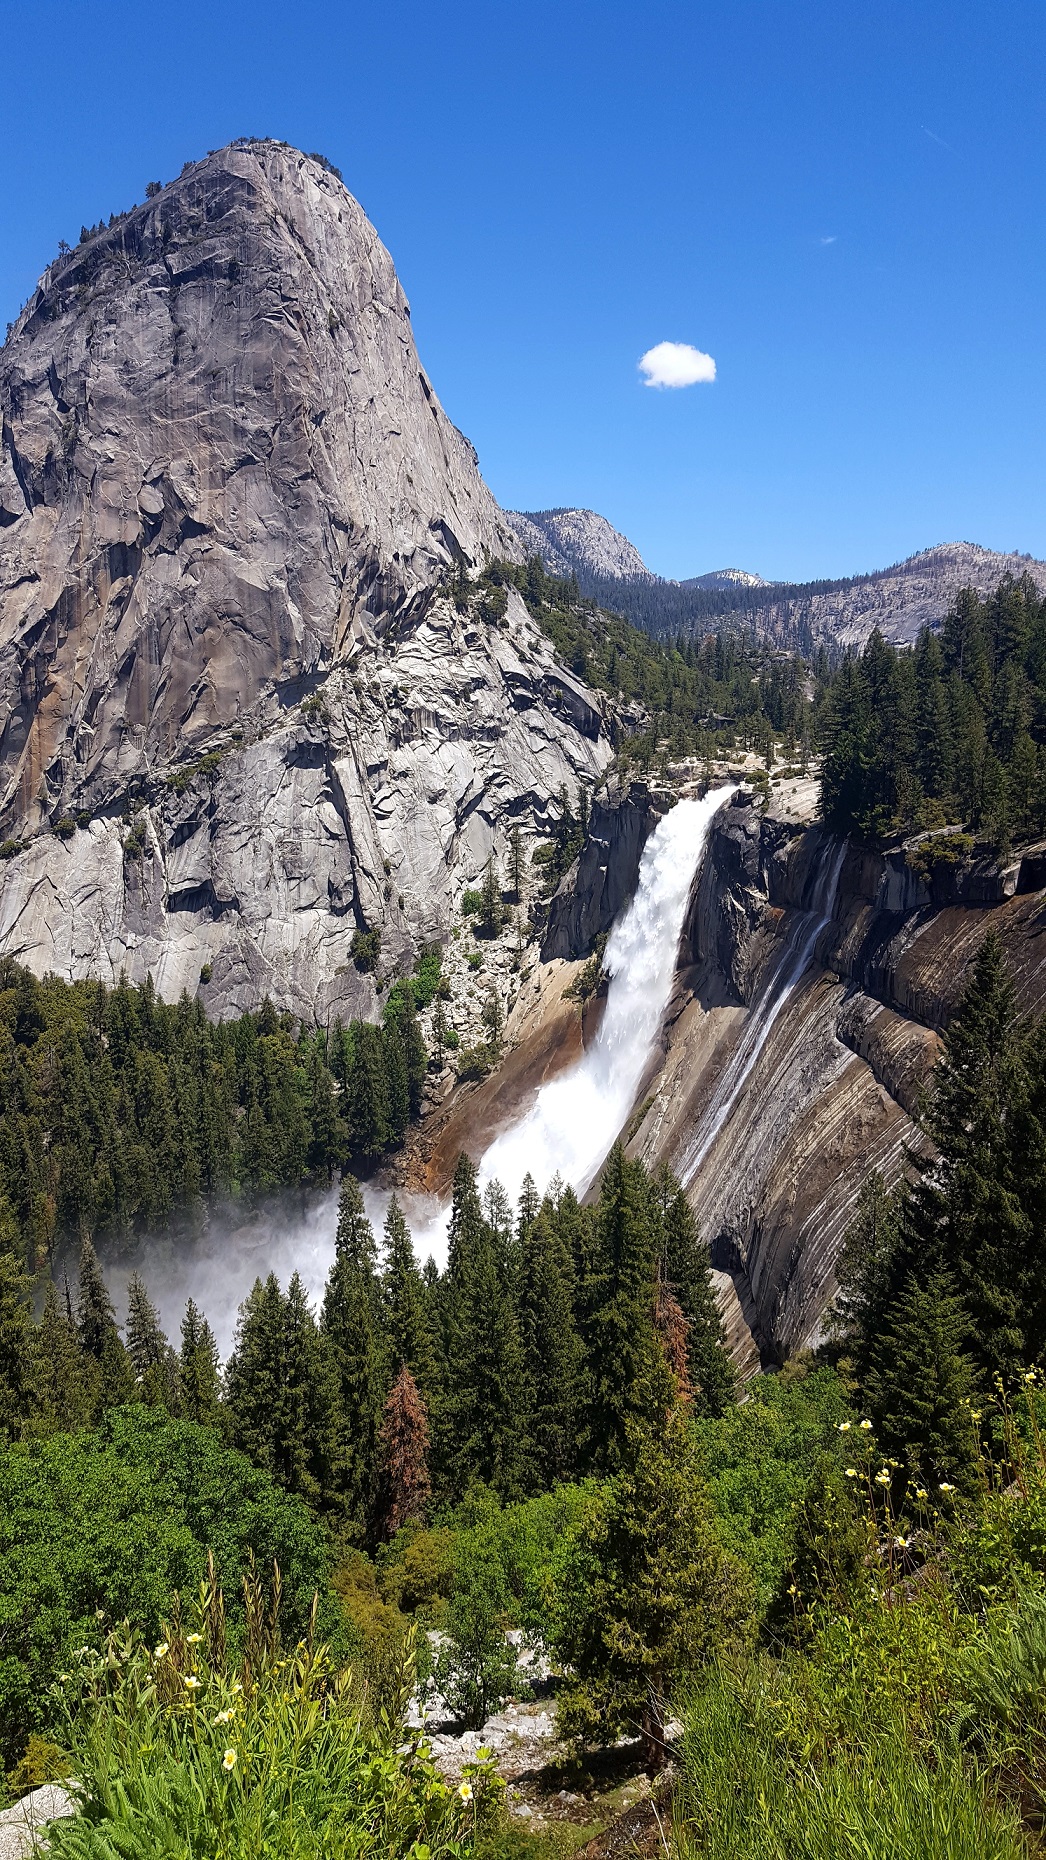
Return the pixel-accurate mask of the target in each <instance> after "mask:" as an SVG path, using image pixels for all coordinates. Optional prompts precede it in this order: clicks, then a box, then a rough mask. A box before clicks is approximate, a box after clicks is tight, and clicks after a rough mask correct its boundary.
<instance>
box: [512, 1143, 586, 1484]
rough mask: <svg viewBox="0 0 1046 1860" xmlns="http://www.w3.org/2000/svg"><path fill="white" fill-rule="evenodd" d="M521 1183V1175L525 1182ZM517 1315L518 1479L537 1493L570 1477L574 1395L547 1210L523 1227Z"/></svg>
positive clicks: (562, 1283)
mask: <svg viewBox="0 0 1046 1860" xmlns="http://www.w3.org/2000/svg"><path fill="white" fill-rule="evenodd" d="M528 1180H529V1177H528ZM523 1206H524V1201H523V1199H522V1198H521V1214H520V1226H521V1228H522V1234H523V1238H522V1259H521V1267H520V1293H519V1315H520V1336H521V1341H522V1346H523V1382H524V1388H525V1405H526V1442H525V1445H526V1474H525V1477H526V1482H527V1484H528V1486H529V1488H530V1490H531V1491H535V1492H544V1491H548V1490H549V1489H550V1487H552V1486H554V1485H556V1484H557V1483H559V1482H560V1481H562V1480H567V1479H569V1478H570V1476H571V1474H572V1472H573V1470H574V1464H575V1456H576V1451H577V1436H578V1422H579V1414H578V1409H579V1404H580V1396H581V1343H580V1339H579V1337H578V1334H577V1330H576V1329H575V1325H574V1312H573V1301H572V1297H571V1279H572V1275H571V1271H570V1261H569V1256H568V1255H567V1253H566V1249H565V1248H564V1246H563V1243H562V1240H561V1238H560V1236H559V1234H558V1233H557V1231H556V1228H555V1224H554V1220H553V1218H552V1211H551V1208H549V1209H539V1211H538V1213H537V1214H536V1215H535V1216H534V1217H533V1218H532V1219H530V1220H527V1221H526V1222H525V1223H524V1218H523V1212H522V1210H523Z"/></svg>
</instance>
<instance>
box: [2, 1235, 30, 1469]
mask: <svg viewBox="0 0 1046 1860" xmlns="http://www.w3.org/2000/svg"><path fill="white" fill-rule="evenodd" d="M31 1294H32V1286H31V1283H30V1281H29V1279H28V1278H27V1276H26V1274H25V1273H24V1272H23V1271H22V1269H21V1267H20V1266H19V1264H18V1261H17V1260H16V1259H15V1257H14V1255H13V1254H12V1253H9V1252H8V1251H7V1250H6V1249H5V1248H0V1440H17V1439H18V1438H19V1437H20V1435H21V1434H22V1433H23V1432H24V1431H25V1429H26V1427H27V1424H28V1422H29V1419H30V1416H31V1414H32V1412H33V1410H34V1408H35V1407H36V1402H37V1398H38V1390H37V1367H38V1365H37V1337H36V1331H35V1328H34V1325H33V1312H32V1304H31V1302H30V1300H31Z"/></svg>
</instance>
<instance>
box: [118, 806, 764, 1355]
mask: <svg viewBox="0 0 1046 1860" xmlns="http://www.w3.org/2000/svg"><path fill="white" fill-rule="evenodd" d="M730 792H731V790H730V789H729V788H721V789H718V790H717V791H715V792H713V793H711V794H708V795H705V797H704V798H703V800H700V801H677V802H676V805H675V806H674V807H673V808H671V809H670V811H669V812H668V813H667V814H666V815H665V816H664V818H663V819H662V820H660V821H659V822H658V824H657V826H656V827H655V828H654V830H653V832H652V833H651V835H650V838H649V839H648V840H647V843H646V846H645V848H644V850H643V856H642V859H641V861H640V866H639V879H638V883H637V886H636V893H635V897H634V898H633V899H632V902H631V904H629V905H628V906H627V908H626V909H625V910H624V911H623V912H622V913H621V916H620V918H619V919H618V921H617V923H616V924H615V925H614V928H613V931H612V932H611V935H610V939H609V941H608V943H607V949H606V955H605V958H604V962H605V966H606V968H607V970H608V972H609V974H610V978H611V980H610V988H609V991H608V994H607V1002H606V1009H605V1011H604V1014H603V1019H602V1022H601V1024H600V1027H599V1031H598V1033H597V1035H596V1038H595V1040H594V1041H593V1042H592V1045H591V1046H590V1047H589V1048H588V1050H587V1052H585V1053H584V1054H583V1056H582V1057H581V1058H580V1059H579V1060H578V1061H577V1063H576V1064H575V1065H573V1066H572V1067H571V1068H570V1070H569V1071H568V1072H565V1073H561V1074H560V1076H559V1077H558V1078H556V1079H552V1080H550V1081H549V1083H548V1084H547V1085H544V1086H542V1088H541V1090H540V1091H539V1092H538V1095H537V1098H536V1099H535V1101H534V1103H533V1105H532V1106H531V1108H530V1110H529V1111H527V1112H526V1113H525V1114H524V1115H523V1117H522V1118H520V1119H519V1121H518V1122H517V1123H515V1124H514V1125H512V1126H511V1127H510V1128H509V1129H507V1130H505V1131H503V1132H502V1133H501V1135H500V1136H498V1137H496V1138H495V1139H494V1141H493V1142H492V1143H491V1144H490V1145H489V1146H488V1148H487V1149H486V1150H485V1151H484V1153H483V1155H482V1157H481V1158H480V1161H479V1174H480V1180H481V1182H482V1183H484V1184H486V1183H487V1182H490V1181H492V1180H493V1179H494V1178H495V1177H496V1178H497V1179H498V1180H499V1181H501V1182H502V1183H503V1185H504V1187H505V1188H506V1189H507V1190H508V1193H509V1194H510V1195H511V1196H512V1198H513V1200H514V1199H515V1198H516V1197H517V1196H518V1194H519V1191H520V1188H521V1187H522V1183H523V1177H524V1176H525V1175H526V1174H527V1172H528V1171H529V1172H530V1174H531V1175H532V1176H533V1177H534V1180H535V1181H536V1183H537V1186H538V1188H539V1190H540V1191H541V1192H542V1193H543V1192H544V1190H545V1189H546V1188H547V1187H548V1184H549V1182H550V1181H551V1180H552V1177H553V1176H555V1175H559V1176H560V1177H561V1178H562V1180H563V1181H564V1182H565V1183H570V1185H571V1186H572V1187H573V1188H575V1189H577V1190H578V1191H579V1192H582V1193H583V1192H584V1190H585V1189H586V1188H587V1187H588V1186H589V1184H590V1183H591V1181H592V1180H593V1177H594V1176H595V1174H596V1172H597V1170H598V1169H599V1166H600V1164H601V1163H602V1162H603V1160H604V1158H605V1157H606V1155H607V1152H608V1151H609V1149H610V1146H611V1144H612V1143H613V1142H614V1139H615V1138H616V1137H617V1136H618V1134H619V1132H620V1131H621V1129H622V1127H623V1125H624V1123H625V1121H626V1119H627V1118H628V1114H629V1112H630V1111H631V1109H632V1106H633V1104H634V1102H635V1097H636V1093H637V1091H638V1090H639V1087H640V1085H641V1083H642V1079H643V1074H644V1072H645V1070H646V1068H647V1065H648V1063H649V1061H650V1059H651V1057H652V1055H653V1053H654V1049H655V1046H656V1043H657V1038H658V1035H659V1033H660V1031H661V1022H662V1019H663V1017H664V1012H665V1009H666V1007H667V1006H668V1001H669V997H670V995H671V992H672V982H673V978H674V975H675V967H676V955H677V952H678V949H679V937H680V933H681V931H682V928H683V918H684V916H685V914H686V906H687V900H688V898H689V896H690V887H691V885H692V883H693V878H694V873H695V872H696V871H697V867H698V864H699V862H700V859H701V855H702V853H703V851H704V847H705V844H706V841H707V838H708V832H709V828H710V826H711V824H712V820H713V817H714V815H715V814H716V813H717V811H718V809H719V808H720V807H721V806H722V805H723V802H724V801H725V799H726V797H727V795H728V794H729V793H730ZM363 1192H364V1199H365V1202H366V1206H367V1213H368V1215H369V1217H370V1219H371V1221H372V1223H373V1225H374V1228H375V1231H376V1232H379V1233H380V1230H381V1225H382V1223H383V1221H384V1219H385V1212H386V1209H387V1207H388V1203H389V1195H388V1192H387V1191H385V1190H383V1189H379V1188H377V1187H376V1186H374V1185H373V1184H371V1183H366V1184H365V1185H364V1191H363ZM400 1199H401V1201H402V1203H403V1209H404V1213H405V1214H406V1216H407V1219H408V1221H409V1222H410V1226H411V1231H412V1233H413V1235H414V1242H415V1247H416V1249H417V1252H418V1256H419V1258H421V1259H424V1258H425V1257H426V1255H427V1254H429V1253H431V1254H433V1255H434V1257H435V1258H436V1259H437V1260H438V1261H439V1262H440V1263H441V1264H442V1263H443V1262H444V1261H445V1259H446V1248H447V1227H448V1221H449V1208H447V1207H446V1206H444V1207H439V1206H437V1205H436V1204H435V1203H434V1201H433V1200H432V1199H431V1198H428V1197H425V1198H422V1197H418V1196H413V1195H411V1194H409V1193H405V1194H402V1195H401V1197H400ZM336 1221H337V1190H332V1191H331V1192H330V1193H329V1194H327V1195H324V1196H323V1197H322V1199H321V1200H319V1201H317V1202H315V1203H314V1204H313V1205H312V1206H311V1207H309V1208H307V1209H305V1210H302V1209H301V1208H300V1206H299V1207H298V1208H297V1209H295V1208H294V1206H293V1200H292V1198H291V1197H289V1196H283V1197H278V1198H276V1199H274V1201H273V1202H272V1203H271V1204H270V1205H268V1206H267V1207H265V1208H262V1209H257V1210H253V1211H252V1210H246V1209H245V1210H242V1211H241V1212H239V1213H238V1214H236V1215H234V1216H231V1217H230V1218H221V1217H219V1218H216V1219H215V1220H214V1221H213V1222H212V1223H210V1225H209V1227H208V1231H207V1233H206V1234H205V1235H204V1236H203V1237H202V1238H201V1240H200V1241H199V1242H198V1243H197V1244H196V1245H195V1246H193V1247H192V1248H181V1247H175V1246H172V1245H171V1243H170V1242H169V1241H167V1242H162V1243H156V1244H154V1245H151V1246H149V1247H147V1248H146V1249H145V1256H144V1257H142V1258H141V1259H139V1260H138V1261H135V1262H132V1263H136V1264H138V1265H139V1266H140V1268H141V1270H142V1272H143V1273H144V1275H145V1277H146V1279H147V1282H148V1285H149V1290H150V1293H151V1295H152V1297H153V1298H154V1300H155V1302H156V1303H157V1305H158V1306H159V1309H160V1313H161V1316H162V1318H163V1320H164V1322H165V1324H166V1326H167V1327H168V1329H169V1330H170V1332H171V1334H172V1335H174V1334H176V1333H177V1327H178V1325H179V1323H180V1322H181V1316H182V1312H183V1310H184V1308H185V1300H186V1298H187V1297H189V1296H192V1297H193V1298H195V1299H196V1301H197V1302H198V1303H199V1304H200V1305H202V1307H203V1309H204V1310H205V1311H206V1313H207V1316H208V1318H209V1319H210V1321H211V1324H212V1326H213V1328H214V1330H215V1332H216V1334H217V1337H218V1341H219V1345H220V1347H221V1350H222V1353H223V1355H224V1354H225V1353H226V1352H227V1351H228V1349H229V1348H230V1346H231V1344H232V1339H233V1332H234V1329H235V1323H236V1310H237V1306H238V1305H239V1303H240V1300H241V1299H243V1298H245V1297H246V1296H247V1293H248V1292H249V1291H250V1288H251V1285H252V1284H253V1282H254V1280H255V1278H256V1277H257V1276H258V1275H259V1274H261V1275H262V1276H264V1275H265V1273H267V1272H269V1271H273V1272H275V1273H276V1274H277V1276H278V1277H279V1279H280V1280H281V1282H282V1283H283V1284H284V1285H286V1284H287V1282H288V1280H289V1279H290V1276H291V1274H292V1273H293V1272H299V1273H300V1274H301V1277H302V1280H303V1282H304V1285H305V1289H306V1291H307V1292H308V1294H309V1296H310V1297H311V1298H312V1299H314V1300H317V1299H319V1298H320V1297H322V1294H323V1287H324V1283H325V1281H326V1277H327V1273H328V1271H329V1269H330V1265H331V1261H332V1259H333V1256H334V1230H335V1225H336ZM129 1270H130V1263H128V1264H127V1265H126V1266H125V1268H124V1269H121V1270H118V1271H117V1272H116V1274H115V1275H114V1290H115V1292H116V1294H117V1297H118V1298H120V1299H122V1297H123V1296H124V1295H125V1277H126V1271H129Z"/></svg>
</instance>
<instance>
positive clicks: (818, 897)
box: [677, 840, 846, 1188]
mask: <svg viewBox="0 0 1046 1860" xmlns="http://www.w3.org/2000/svg"><path fill="white" fill-rule="evenodd" d="M845 857H846V841H845V840H843V841H842V842H841V844H840V845H839V846H837V847H836V848H835V849H834V851H833V853H832V858H831V861H830V863H829V864H828V865H827V866H826V867H825V868H824V870H823V872H822V873H821V874H820V875H819V882H818V884H817V887H816V891H815V894H814V903H813V908H812V909H811V910H809V911H803V912H802V913H801V914H800V915H799V917H798V918H797V919H796V922H795V923H794V924H793V925H792V928H791V930H790V931H789V933H788V936H787V937H786V938H785V940H784V944H783V947H782V949H781V953H780V955H779V956H778V959H777V961H776V962H775V963H774V965H773V967H772V968H771V971H770V973H769V975H768V976H767V977H766V979H765V980H764V982H763V987H762V991H761V993H760V995H759V999H758V1000H757V1001H756V1002H755V1003H754V1005H753V1006H752V1008H751V1010H750V1011H749V1015H748V1019H747V1021H746V1023H745V1028H744V1032H743V1034H742V1036H741V1039H740V1042H739V1044H738V1048H737V1051H736V1053H735V1054H734V1057H733V1063H732V1065H731V1067H730V1070H729V1071H728V1072H726V1073H724V1075H723V1077H722V1078H721V1079H720V1081H719V1083H718V1085H717V1086H716V1088H715V1090H714V1092H713V1093H712V1096H711V1098H710V1099H709V1101H708V1103H707V1105H706V1106H705V1109H704V1111H703V1112H702V1115H701V1118H700V1121H699V1123H698V1126H697V1129H696V1131H695V1132H694V1133H693V1135H692V1137H691V1139H690V1143H689V1145H688V1148H687V1152H686V1156H685V1158H684V1160H683V1162H682V1164H681V1166H680V1167H679V1169H678V1171H677V1173H678V1175H679V1179H680V1181H681V1182H682V1184H683V1187H684V1188H687V1187H689V1185H690V1183H691V1182H692V1181H693V1179H694V1177H695V1175H696V1174H697V1172H698V1170H699V1169H700V1167H701V1165H702V1163H703V1162H704V1161H705V1159H706V1157H707V1156H708V1153H709V1151H710V1150H711V1148H712V1145H713V1143H714V1142H715V1140H716V1138H717V1137H718V1135H719V1133H720V1131H721V1130H722V1129H723V1127H724V1125H725V1124H726V1122H727V1120H728V1118H729V1117H730V1115H731V1112H732V1111H733V1109H734V1106H735V1105H736V1103H737V1101H738V1099H739V1098H740V1096H741V1094H742V1092H743V1091H744V1089H745V1086H746V1085H747V1083H748V1081H749V1079H750V1078H751V1076H752V1072H753V1071H754V1069H755V1065H756V1061H757V1060H758V1058H759V1055H760V1053H761V1052H762V1050H763V1048H764V1046H765V1045H766V1042H767V1040H768V1039H769V1038H770V1035H771V1033H772V1031H773V1028H774V1023H775V1022H776V1021H777V1019H778V1016H779V1015H780V1013H781V1011H782V1009H783V1008H784V1006H785V1003H786V1002H787V1000H788V998H789V996H790V995H791V994H792V992H793V990H794V989H795V987H796V985H797V983H798V982H800V981H801V980H802V977H803V976H804V975H805V973H806V970H807V968H808V967H809V964H810V962H811V960H812V958H813V955H814V951H815V950H816V948H817V944H818V940H819V938H820V936H821V932H822V931H823V930H825V929H826V928H827V926H828V925H829V924H830V923H831V921H832V913H833V911H834V910H835V899H836V893H837V892H838V889H839V878H840V875H841V873H842V869H843V860H844V859H845Z"/></svg>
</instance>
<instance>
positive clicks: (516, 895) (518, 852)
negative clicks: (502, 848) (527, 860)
mask: <svg viewBox="0 0 1046 1860" xmlns="http://www.w3.org/2000/svg"><path fill="white" fill-rule="evenodd" d="M508 847H509V853H508V857H509V872H510V875H511V878H512V896H513V899H514V901H515V903H516V904H517V905H520V904H522V903H523V902H524V891H523V884H524V880H523V871H524V867H523V835H522V833H521V832H520V829H519V828H518V827H513V829H512V832H511V833H510V834H509V842H508Z"/></svg>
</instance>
